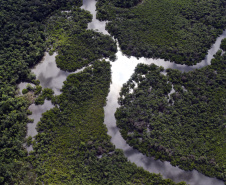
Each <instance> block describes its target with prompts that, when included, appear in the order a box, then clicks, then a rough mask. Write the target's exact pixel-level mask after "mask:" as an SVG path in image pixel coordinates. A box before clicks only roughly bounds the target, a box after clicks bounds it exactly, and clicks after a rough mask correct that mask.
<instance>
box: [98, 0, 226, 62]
mask: <svg viewBox="0 0 226 185" xmlns="http://www.w3.org/2000/svg"><path fill="white" fill-rule="evenodd" d="M120 2H122V3H123V2H125V3H126V2H127V1H126V0H125V1H120ZM132 2H133V1H132ZM225 9H226V5H225V2H224V1H222V0H217V1H216V0H209V1H204V0H201V1H200V0H163V1H159V0H145V1H143V3H141V4H139V5H138V6H135V7H132V8H124V7H120V6H118V5H117V4H116V1H110V0H98V3H97V10H98V13H97V18H98V19H100V20H108V21H110V22H109V23H108V24H107V27H106V28H107V30H108V31H109V33H110V34H111V35H112V36H114V37H115V38H117V39H118V42H119V45H120V47H121V49H122V52H123V53H124V54H126V55H128V56H135V57H147V58H163V59H166V60H170V61H174V62H176V63H179V64H186V65H194V64H196V63H198V62H200V61H201V60H202V59H204V58H205V56H206V54H207V51H208V49H209V48H210V47H211V45H212V44H213V43H214V41H215V40H216V38H217V36H219V34H221V33H222V31H223V29H225V28H226V11H225Z"/></svg>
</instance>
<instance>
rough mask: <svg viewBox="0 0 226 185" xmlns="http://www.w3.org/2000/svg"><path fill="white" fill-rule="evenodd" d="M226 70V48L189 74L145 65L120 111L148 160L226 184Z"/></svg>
mask: <svg viewBox="0 0 226 185" xmlns="http://www.w3.org/2000/svg"><path fill="white" fill-rule="evenodd" d="M224 43H225V40H223V42H222V45H221V46H222V48H224V47H223V46H224ZM225 70H226V54H225V53H223V52H222V50H219V51H218V52H217V54H216V55H215V58H214V59H212V61H211V65H210V66H206V67H204V68H202V69H199V70H194V71H191V72H187V73H182V72H180V71H178V70H173V69H167V70H166V72H167V74H166V75H164V74H163V73H162V72H163V71H164V68H163V67H158V66H156V65H154V64H151V65H144V64H139V65H138V66H137V67H136V70H135V73H134V74H133V75H132V77H131V78H130V79H129V81H128V82H127V83H126V84H124V85H123V88H122V89H121V92H120V98H119V104H120V105H121V107H120V108H118V109H117V111H116V113H115V116H116V119H117V126H118V127H119V128H120V132H121V134H122V136H123V138H124V139H125V140H126V141H127V143H128V144H129V145H131V146H133V147H134V148H136V149H138V150H139V151H141V152H142V153H144V154H146V155H147V156H154V157H155V158H156V159H161V160H167V161H170V162H171V164H172V165H178V166H179V167H180V168H182V169H184V170H192V169H197V170H198V171H200V172H202V173H204V174H205V175H208V176H212V177H217V178H219V179H223V180H224V181H225V182H226V173H225V172H226V155H225V154H226V137H225V136H226V115H225V112H226V73H225Z"/></svg>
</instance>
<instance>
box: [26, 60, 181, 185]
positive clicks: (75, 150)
mask: <svg viewBox="0 0 226 185" xmlns="http://www.w3.org/2000/svg"><path fill="white" fill-rule="evenodd" d="M110 82H111V71H110V64H109V62H105V61H102V62H100V61H96V62H94V63H93V65H92V66H91V67H87V68H86V69H85V70H84V71H83V72H80V73H77V74H71V75H69V76H68V78H67V80H66V81H65V82H64V86H63V88H62V94H61V95H59V96H57V97H56V101H57V106H55V107H54V108H53V109H51V110H49V111H47V112H45V113H44V114H43V117H42V118H41V121H40V122H39V123H38V135H37V136H36V137H35V141H36V142H35V143H36V144H34V145H33V147H34V152H33V153H32V154H31V155H30V156H29V157H30V161H31V163H32V165H33V166H34V168H35V169H36V173H37V175H38V178H37V181H36V183H37V184H42V182H43V183H44V184H104V185H105V184H165V185H173V184H175V183H174V182H173V181H171V180H163V179H162V177H161V176H160V175H156V174H150V173H148V172H146V171H144V170H143V169H142V168H137V167H136V165H135V164H132V163H130V162H128V161H127V159H126V158H125V157H124V155H123V152H122V151H121V150H116V149H115V148H114V146H113V145H112V144H111V142H110V137H109V136H108V135H107V128H106V126H105V125H104V124H103V122H104V109H103V106H104V105H105V104H106V97H107V94H108V92H109V87H110ZM181 184H183V183H181Z"/></svg>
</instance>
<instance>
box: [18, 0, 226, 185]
mask: <svg viewBox="0 0 226 185" xmlns="http://www.w3.org/2000/svg"><path fill="white" fill-rule="evenodd" d="M83 3H84V4H83V6H82V8H83V9H85V10H88V11H90V12H91V13H92V14H93V20H92V22H91V23H89V25H88V29H95V30H97V31H99V32H102V33H104V34H108V32H107V31H106V30H105V24H106V22H100V21H98V20H97V19H96V12H95V9H96V7H95V4H96V1H95V0H83ZM223 38H226V31H225V32H224V33H223V34H222V35H221V36H220V37H218V39H217V40H216V43H215V44H214V45H213V47H212V48H211V49H210V50H209V52H208V55H207V57H206V59H205V60H203V61H202V62H201V63H199V64H197V65H195V66H186V65H178V64H175V63H171V62H167V61H164V60H162V59H145V58H141V59H139V60H138V59H137V58H135V57H130V58H128V57H126V56H125V55H123V54H122V53H121V51H120V50H119V51H118V52H117V60H116V61H115V62H111V65H112V84H111V87H110V93H109V95H108V98H107V99H108V101H107V105H106V107H105V108H104V110H105V121H104V122H105V124H106V126H107V128H108V134H109V135H110V136H111V137H112V139H111V141H112V143H113V144H114V145H115V146H116V148H120V149H122V150H123V151H124V154H125V156H126V157H127V158H128V160H129V161H131V162H134V163H135V164H136V165H137V166H141V167H143V168H144V169H145V170H148V171H149V172H154V173H161V174H162V175H163V177H164V178H170V179H172V180H174V181H175V182H179V181H186V182H187V183H189V184H191V185H224V183H223V182H222V181H219V180H217V179H215V178H209V177H206V176H204V175H202V174H201V173H198V172H197V171H196V170H193V171H192V172H186V171H183V170H181V169H179V168H178V167H173V166H172V165H171V164H170V163H169V162H161V161H160V160H154V158H151V157H146V156H145V155H143V154H141V153H140V152H139V151H137V150H134V149H133V148H131V147H130V146H129V145H127V144H126V142H125V140H124V139H123V138H122V136H121V134H120V132H119V129H118V128H117V127H116V120H115V117H114V113H115V111H116V108H117V107H119V105H118V103H117V99H118V97H119V91H120V89H121V87H122V84H123V83H126V82H127V81H128V79H129V78H130V77H131V75H132V74H133V72H134V69H135V67H136V66H137V64H138V63H145V64H151V63H154V64H156V65H158V66H163V67H164V68H172V69H178V70H180V71H183V72H186V71H190V70H194V69H197V68H201V67H204V66H206V65H209V64H210V61H211V59H212V57H213V54H215V53H216V51H217V50H218V49H219V45H220V42H221V40H222V39H223ZM55 56H56V53H55V54H54V55H53V56H50V55H49V54H48V53H46V54H45V56H44V58H43V60H42V61H41V63H40V64H38V65H37V66H36V67H35V68H34V69H32V71H33V72H34V73H35V74H36V76H37V79H39V80H40V84H41V86H42V87H43V88H52V89H53V90H54V92H55V94H56V95H59V94H60V93H61V92H60V89H61V88H62V85H63V82H64V81H65V80H66V78H67V76H68V75H69V74H70V73H68V72H64V71H62V70H60V69H59V68H57V66H56V62H55ZM81 70H82V69H81ZM81 70H78V71H76V72H79V71H81ZM25 87H26V83H21V84H19V88H20V90H22V89H23V88H25ZM52 107H53V105H52V104H51V102H50V101H45V103H44V105H39V106H35V105H34V104H33V105H31V106H30V107H29V109H30V110H31V111H32V112H33V114H32V115H31V116H29V117H30V118H32V119H34V123H33V124H30V123H29V124H28V131H27V135H31V136H35V135H36V134H37V131H36V129H35V128H36V125H37V122H38V121H39V120H40V118H41V115H42V113H43V112H45V111H47V110H49V109H51V108H52ZM31 149H32V148H31V147H30V148H28V150H31Z"/></svg>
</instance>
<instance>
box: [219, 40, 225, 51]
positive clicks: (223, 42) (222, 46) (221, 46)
mask: <svg viewBox="0 0 226 185" xmlns="http://www.w3.org/2000/svg"><path fill="white" fill-rule="evenodd" d="M220 48H221V49H222V50H223V51H226V38H225V39H223V40H222V42H221V45H220Z"/></svg>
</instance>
